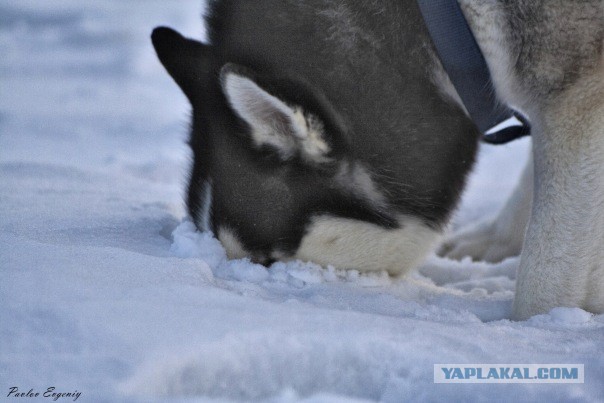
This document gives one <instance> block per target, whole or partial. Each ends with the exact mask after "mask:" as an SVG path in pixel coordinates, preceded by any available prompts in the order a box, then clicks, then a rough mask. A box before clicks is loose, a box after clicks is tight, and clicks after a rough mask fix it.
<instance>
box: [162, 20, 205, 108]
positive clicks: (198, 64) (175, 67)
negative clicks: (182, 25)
mask: <svg viewBox="0 0 604 403" xmlns="http://www.w3.org/2000/svg"><path fill="white" fill-rule="evenodd" d="M151 40H152V42H153V47H154V48H155V52H156V53H157V56H158V57H159V60H160V61H161V63H162V64H163V65H164V67H165V68H166V70H167V71H168V73H169V74H170V75H171V76H172V78H173V79H174V81H176V83H177V84H178V85H179V86H180V88H181V89H182V90H183V92H184V93H185V95H186V96H187V97H188V98H189V100H191V101H193V100H194V99H195V98H196V97H198V96H200V95H201V94H203V92H204V89H205V87H206V86H207V82H208V80H209V79H210V75H211V73H212V65H213V52H212V48H211V47H210V46H208V45H204V44H202V43H201V42H197V41H194V40H192V39H187V38H185V37H183V36H182V35H181V34H179V33H178V32H176V31H174V30H173V29H171V28H167V27H158V28H155V29H154V30H153V33H152V34H151Z"/></svg>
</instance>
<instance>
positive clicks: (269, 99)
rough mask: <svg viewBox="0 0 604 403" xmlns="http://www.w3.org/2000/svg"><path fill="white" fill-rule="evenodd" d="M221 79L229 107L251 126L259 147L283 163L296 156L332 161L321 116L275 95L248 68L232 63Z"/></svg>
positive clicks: (329, 145) (315, 161)
mask: <svg viewBox="0 0 604 403" xmlns="http://www.w3.org/2000/svg"><path fill="white" fill-rule="evenodd" d="M220 76H221V83H222V89H223V92H224V95H225V97H226V99H227V101H228V103H229V105H230V106H231V108H232V109H233V111H234V112H235V114H236V115H237V116H238V117H239V118H241V119H242V120H243V121H244V122H246V123H247V125H248V126H249V128H250V130H249V135H250V136H251V140H252V142H253V143H254V145H255V146H256V147H258V148H268V149H272V150H274V151H276V152H277V153H278V155H279V157H280V158H281V159H282V160H284V161H285V160H288V159H290V158H292V157H294V156H301V157H302V158H303V159H304V160H306V161H308V162H313V163H324V162H329V161H330V160H331V152H332V144H330V143H331V142H330V141H329V139H328V134H327V133H326V130H327V129H328V128H327V127H326V125H325V124H324V121H323V120H322V118H321V117H320V116H317V114H316V113H314V114H313V113H311V112H309V111H307V110H305V109H304V108H303V107H302V106H300V105H296V104H295V103H293V102H291V101H288V100H285V99H283V98H282V97H279V96H277V95H274V94H273V93H271V91H270V90H268V89H267V88H264V87H263V86H262V85H261V84H260V83H259V82H258V81H257V80H255V79H254V77H253V74H252V73H251V72H250V71H249V70H247V69H245V68H242V67H240V66H237V65H234V64H232V63H229V64H227V65H225V66H224V67H223V68H222V70H221V74H220Z"/></svg>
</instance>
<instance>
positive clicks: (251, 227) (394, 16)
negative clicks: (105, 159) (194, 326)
mask: <svg viewBox="0 0 604 403" xmlns="http://www.w3.org/2000/svg"><path fill="white" fill-rule="evenodd" d="M460 3H461V4H462V6H463V10H464V13H466V14H467V15H466V17H467V18H468V19H469V21H470V25H471V27H472V29H473V30H474V33H475V35H476V38H477V40H478V42H479V45H480V46H481V48H482V50H483V52H484V53H485V57H486V59H487V62H488V64H489V67H490V69H491V72H492V74H493V76H494V82H495V86H496V88H497V90H498V92H499V96H500V97H501V99H502V100H503V101H505V102H508V103H510V104H512V105H514V106H516V107H518V108H519V109H521V110H522V111H523V112H525V113H526V114H527V115H529V116H530V118H531V119H532V120H533V125H534V127H535V129H534V130H535V134H534V144H535V146H534V148H535V152H534V153H535V172H536V178H537V180H536V181H535V185H536V186H535V196H534V198H535V202H534V203H533V210H532V213H531V214H530V216H531V218H530V225H529V233H528V236H527V238H526V245H525V249H524V252H523V254H524V255H523V257H522V267H521V269H520V273H519V279H518V296H517V299H516V303H515V310H516V315H517V317H518V318H525V317H527V316H530V315H532V314H535V313H540V312H543V311H545V310H547V309H549V308H551V307H554V306H558V305H567V306H580V307H585V308H587V309H591V310H594V311H602V310H603V309H604V299H603V298H604V292H602V289H603V285H604V283H603V281H604V280H603V279H604V275H602V265H603V263H604V259H603V257H604V256H603V255H602V253H603V252H602V251H601V250H602V249H604V248H602V246H603V245H604V239H603V228H604V222H603V218H602V217H603V216H604V215H602V214H600V212H602V211H603V209H604V179H603V178H604V172H603V167H604V163H603V162H602V161H601V160H602V157H601V155H603V154H602V152H603V151H604V136H603V135H602V127H603V122H602V119H603V118H602V117H603V116H604V111H603V110H602V105H603V98H604V97H603V96H602V95H603V94H604V93H603V80H602V66H603V63H602V30H603V28H602V2H601V0H597V1H591V2H590V1H582V2H579V1H576V2H575V1H562V0H559V1H557V0H549V1H545V0H541V1H540V0H525V1H516V2H514V1H505V2H504V1H497V0H467V1H463V0H462V1H460ZM516 3H517V4H516ZM207 25H208V29H209V43H207V44H202V43H200V42H197V41H194V40H191V39H186V38H184V37H182V36H181V35H180V34H178V33H176V32H175V31H173V30H171V29H169V28H157V29H156V30H155V31H154V33H153V36H152V39H153V43H154V46H155V49H156V51H157V53H158V56H159V58H160V60H161V62H162V63H163V65H164V66H165V67H166V69H167V70H168V72H169V73H170V75H171V76H172V77H173V78H174V79H175V81H176V82H177V83H178V85H179V86H180V87H181V88H182V90H183V91H184V93H185V94H186V96H187V97H188V99H189V101H190V103H191V105H192V108H193V113H192V116H193V117H192V128H191V140H190V145H191V148H192V150H193V164H192V172H191V176H190V182H189V188H188V199H187V205H188V208H189V212H190V214H191V216H192V217H193V219H194V220H195V222H196V224H197V226H198V227H199V228H200V229H202V230H210V231H213V232H214V234H216V236H217V237H218V238H219V239H220V241H221V242H222V243H223V245H224V246H225V249H226V250H227V254H228V255H229V257H231V258H241V257H249V258H251V259H252V260H254V261H256V262H260V263H263V264H269V263H270V262H271V261H274V260H289V259H302V260H311V261H314V262H317V263H319V264H324V265H334V266H338V267H342V268H353V269H358V270H362V271H371V270H387V271H388V272H389V273H391V274H401V273H404V272H406V271H408V270H409V269H410V268H412V267H414V266H416V265H417V264H419V263H420V262H421V260H422V259H423V258H424V257H425V255H426V254H427V253H429V252H430V251H431V250H432V248H433V247H434V246H436V244H437V242H438V241H439V239H440V236H441V234H442V233H443V230H444V228H446V226H447V224H448V221H449V218H450V216H451V213H452V211H453V210H454V208H455V207H456V204H457V202H458V200H459V197H460V194H461V191H462V189H463V186H464V183H465V178H466V176H467V173H468V172H469V170H470V169H471V167H472V164H473V162H474V158H475V154H476V149H477V142H478V139H479V132H478V129H477V128H476V127H475V125H474V124H473V122H472V121H471V120H470V118H469V117H468V115H467V113H466V111H465V109H464V107H463V105H462V103H461V101H460V99H459V96H458V94H457V93H456V91H455V89H454V87H453V86H452V84H451V82H450V80H449V78H448V76H447V74H446V73H445V71H444V69H443V67H442V65H441V64H440V62H439V59H438V57H437V56H436V53H435V50H434V47H433V45H432V42H431V38H430V36H429V34H428V31H427V29H426V28H425V25H424V23H423V20H422V16H421V14H420V11H419V8H418V6H417V4H416V2H415V1H414V0H383V1H365V0H263V1H254V2H252V1H237V0H220V1H213V2H211V3H210V11H209V14H208V18H207ZM527 177H530V175H527ZM518 197H520V196H518ZM512 204H513V203H512ZM516 204H518V203H516ZM520 204H521V203H520ZM525 204H526V203H525ZM528 204H530V200H529V203H528ZM474 234H476V232H474ZM478 235H479V236H480V234H478ZM471 238H472V235H471V234H470V236H469V238H468V237H466V238H463V239H462V238H460V239H461V241H460V242H457V241H456V240H455V239H453V240H451V241H450V242H449V246H450V248H451V249H452V250H458V251H459V250H460V248H461V249H463V244H464V242H465V241H464V239H465V240H466V241H467V240H468V239H471ZM470 243H472V242H470Z"/></svg>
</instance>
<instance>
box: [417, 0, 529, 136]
mask: <svg viewBox="0 0 604 403" xmlns="http://www.w3.org/2000/svg"><path fill="white" fill-rule="evenodd" d="M417 4H418V5H419V8H420V10H421V13H422V15H423V17H424V21H425V23H426V27H427V28H428V31H429V33H430V36H431V37H432V42H433V43H434V47H435V48H436V51H437V53H438V56H439V58H440V61H441V63H442V65H443V67H444V69H445V71H446V72H447V74H448V75H449V78H450V79H451V82H452V83H453V86H454V87H455V89H456V90H457V93H458V94H459V97H460V98H461V100H462V102H463V104H464V106H465V107H466V110H467V111H468V113H469V114H470V118H471V119H472V120H473V121H474V123H475V124H476V126H478V129H479V130H480V132H481V133H483V135H482V138H483V140H484V141H485V142H487V143H493V144H503V143H507V142H508V141H512V140H514V139H516V138H519V137H522V136H526V135H528V134H530V124H529V122H528V121H527V120H526V118H524V117H523V116H522V115H520V114H519V113H518V112H516V111H513V110H512V109H510V108H508V107H507V106H505V105H503V104H501V103H500V102H499V101H498V100H497V98H496V96H495V89H494V87H493V82H492V81H491V74H490V71H489V67H488V66H487V63H486V61H485V59H484V56H483V54H482V52H481V51H480V48H479V47H478V44H477V43H476V39H475V38H474V35H473V34H472V31H471V29H470V27H469V26H468V22H467V21H466V19H465V17H464V15H463V12H462V11H461V8H460V7H459V4H458V3H457V0H417ZM512 117H516V118H517V119H518V121H519V122H520V125H517V126H508V127H506V128H504V129H501V130H496V131H491V129H493V128H494V127H495V126H497V125H498V124H500V123H502V122H504V121H505V120H508V119H510V118H512ZM487 132H488V134H487Z"/></svg>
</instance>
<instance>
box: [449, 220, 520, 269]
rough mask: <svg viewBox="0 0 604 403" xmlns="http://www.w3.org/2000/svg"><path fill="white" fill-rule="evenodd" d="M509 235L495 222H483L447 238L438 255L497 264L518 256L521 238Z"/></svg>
mask: <svg viewBox="0 0 604 403" xmlns="http://www.w3.org/2000/svg"><path fill="white" fill-rule="evenodd" d="M510 235H511V234H509V233H507V231H502V230H501V228H500V227H499V226H498V225H497V222H496V221H494V220H492V219H491V220H487V221H483V222H480V223H478V224H475V225H471V226H469V227H466V228H463V229H462V230H460V231H458V232H456V233H454V234H452V235H451V236H449V237H447V238H446V239H445V241H444V242H443V244H442V245H441V247H440V249H439V251H438V254H439V255H440V256H443V257H447V258H449V259H455V260H461V259H463V258H465V257H470V258H471V259H472V260H474V261H486V262H491V263H497V262H500V261H502V260H504V259H506V258H508V257H512V256H518V255H520V252H521V250H522V237H517V236H510Z"/></svg>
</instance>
